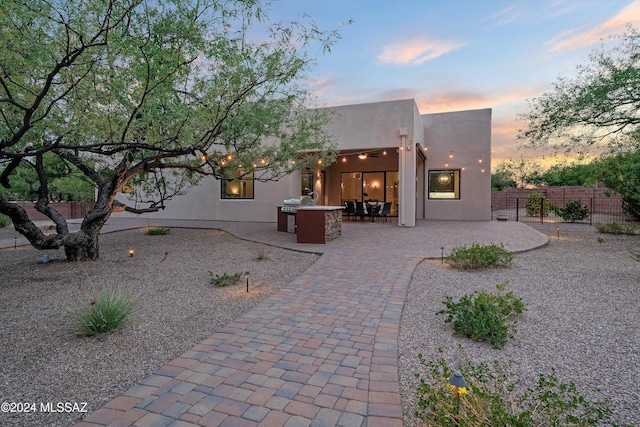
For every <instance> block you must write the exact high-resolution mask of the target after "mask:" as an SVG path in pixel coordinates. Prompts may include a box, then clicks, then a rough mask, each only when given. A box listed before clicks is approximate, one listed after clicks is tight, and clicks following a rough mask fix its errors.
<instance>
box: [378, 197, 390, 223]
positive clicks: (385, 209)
mask: <svg viewBox="0 0 640 427" xmlns="http://www.w3.org/2000/svg"><path fill="white" fill-rule="evenodd" d="M389 215H391V202H385V203H384V205H382V210H381V211H380V213H379V214H378V217H380V218H384V222H387V218H388V217H389Z"/></svg>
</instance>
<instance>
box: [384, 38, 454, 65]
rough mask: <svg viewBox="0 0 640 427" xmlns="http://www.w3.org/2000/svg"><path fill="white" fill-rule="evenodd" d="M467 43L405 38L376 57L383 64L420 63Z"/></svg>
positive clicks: (387, 47) (390, 45) (385, 48)
mask: <svg viewBox="0 0 640 427" xmlns="http://www.w3.org/2000/svg"><path fill="white" fill-rule="evenodd" d="M466 44H467V43H466V42H459V41H444V40H425V39H413V40H405V41H401V42H397V43H392V44H389V45H387V46H385V47H384V48H383V49H382V53H381V54H380V55H378V56H377V57H376V59H377V60H378V62H379V63H382V64H400V65H420V64H423V63H424V62H426V61H431V60H433V59H436V58H438V57H440V56H442V55H444V54H446V53H449V52H451V51H454V50H456V49H459V48H461V47H462V46H464V45H466Z"/></svg>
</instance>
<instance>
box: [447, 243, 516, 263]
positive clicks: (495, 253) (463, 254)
mask: <svg viewBox="0 0 640 427" xmlns="http://www.w3.org/2000/svg"><path fill="white" fill-rule="evenodd" d="M446 261H447V264H449V266H450V267H451V268H453V269H456V270H479V269H482V268H489V267H507V266H510V265H511V261H513V254H512V253H511V252H509V251H508V250H506V249H505V248H504V245H503V244H502V243H501V244H500V245H495V244H491V245H480V244H479V243H473V244H472V245H471V246H469V247H467V246H466V245H464V246H457V247H455V248H453V249H452V250H451V253H450V254H449V256H447V258H446Z"/></svg>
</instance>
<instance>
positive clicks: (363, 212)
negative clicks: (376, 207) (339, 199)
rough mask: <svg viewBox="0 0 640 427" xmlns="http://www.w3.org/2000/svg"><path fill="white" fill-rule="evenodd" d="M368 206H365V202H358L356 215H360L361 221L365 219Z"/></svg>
mask: <svg viewBox="0 0 640 427" xmlns="http://www.w3.org/2000/svg"><path fill="white" fill-rule="evenodd" d="M366 212H367V211H366V208H365V207H364V202H356V217H358V216H359V217H360V221H363V220H364V216H365V215H366V214H367V213H366Z"/></svg>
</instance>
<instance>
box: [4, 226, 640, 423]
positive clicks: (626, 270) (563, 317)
mask: <svg viewBox="0 0 640 427" xmlns="http://www.w3.org/2000/svg"><path fill="white" fill-rule="evenodd" d="M534 227H536V228H538V229H539V230H541V231H542V232H545V233H548V234H549V235H550V243H549V245H548V246H546V247H544V248H541V249H537V250H534V251H530V252H526V253H522V254H518V255H517V256H516V257H515V260H514V263H513V266H512V267H510V268H505V269H492V270H486V271H482V272H474V273H466V272H455V271H452V270H450V269H448V268H447V267H446V266H443V265H442V264H441V263H440V261H439V260H437V261H433V260H426V261H424V262H423V263H421V264H420V265H419V266H418V268H417V269H416V271H415V272H414V275H413V280H412V282H411V285H410V287H409V295H408V297H407V302H406V305H405V309H404V312H403V318H402V324H401V331H400V332H401V336H400V342H399V353H400V360H399V362H400V380H401V381H400V387H401V393H402V399H403V407H404V411H405V414H406V416H405V425H407V426H418V425H420V423H419V422H418V420H416V419H415V418H414V417H413V416H411V414H412V413H413V412H414V410H415V408H416V406H415V401H416V396H415V387H416V381H415V379H414V377H413V373H414V372H421V367H420V365H419V362H418V359H417V354H418V353H422V354H424V355H425V356H426V357H430V356H432V357H437V351H436V350H437V348H438V347H440V348H442V349H444V351H445V353H444V354H445V355H446V357H447V358H448V359H449V360H451V361H452V363H454V361H455V360H456V358H457V357H459V350H458V345H462V346H463V347H464V349H465V350H464V352H465V354H466V355H467V356H469V357H471V358H472V360H474V361H476V362H480V361H491V360H494V359H500V360H514V361H515V362H516V363H517V367H518V370H517V372H516V373H515V375H517V377H519V378H521V379H522V381H523V383H524V384H525V385H528V384H531V382H532V381H535V379H536V378H537V375H538V374H539V373H548V372H550V369H551V368H555V370H556V374H557V375H558V377H559V378H560V379H561V380H563V381H565V382H568V381H574V382H575V383H576V385H577V386H578V389H579V390H580V392H581V393H582V394H584V395H586V396H587V397H589V398H592V399H597V398H600V397H602V396H606V397H608V398H609V399H610V400H611V403H610V407H611V408H612V409H613V411H614V417H613V421H615V422H618V423H620V424H623V425H640V412H639V411H640V410H639V409H638V408H639V407H640V369H639V368H638V367H639V366H640V363H639V356H638V350H639V349H640V334H639V332H640V331H639V328H640V327H639V324H640V319H639V308H640V307H639V305H640V304H639V303H640V298H639V297H640V286H639V282H640V264H639V263H637V262H636V261H634V260H633V259H632V258H631V256H630V255H629V250H637V248H638V245H639V244H640V236H632V237H630V236H613V235H599V234H598V233H597V232H596V231H595V230H594V228H592V227H588V226H584V225H574V226H572V225H569V224H563V225H562V226H561V235H560V239H558V238H557V237H556V230H555V225H553V226H551V225H545V226H539V225H537V226H534ZM7 237H9V238H10V237H13V231H12V230H11V229H7V228H5V229H0V238H7ZM598 237H602V238H603V239H604V241H603V242H602V243H599V242H598ZM132 246H133V247H135V250H136V253H135V256H134V257H132V258H131V257H129V256H128V254H127V252H128V250H129V248H130V247H132ZM100 247H101V255H100V261H98V262H83V263H79V264H72V265H70V264H67V263H66V262H64V261H63V253H62V252H61V251H60V252H55V251H50V252H49V254H50V256H51V257H52V262H50V263H49V264H47V265H44V264H42V263H41V262H40V259H41V257H42V255H43V253H42V252H39V251H35V250H33V249H31V248H28V247H20V248H18V249H17V250H14V249H5V250H0V295H1V298H0V331H1V334H0V358H1V360H2V365H1V368H0V402H4V401H12V402H37V403H38V405H39V403H40V402H87V409H88V411H89V412H92V411H95V410H97V409H98V408H100V407H101V406H102V405H104V404H105V403H106V402H108V401H109V400H111V399H112V398H114V397H116V396H117V395H119V394H121V393H122V392H124V391H125V390H127V389H128V388H129V387H131V386H132V385H134V384H136V383H137V382H138V381H139V380H141V379H143V378H144V377H146V376H148V375H149V374H150V373H152V372H153V371H155V370H157V369H158V368H160V367H161V366H163V365H164V364H166V363H167V362H169V361H170V360H172V359H173V358H175V357H177V356H178V355H179V354H181V353H182V352H184V351H186V350H188V349H189V348H191V347H192V346H193V345H195V344H196V343H199V342H200V341H202V340H203V339H205V338H207V337H208V336H209V335H211V334H212V333H213V332H214V331H215V330H216V329H218V328H219V327H221V326H223V325H225V324H227V323H229V322H230V321H231V320H232V319H234V318H235V317H237V316H239V315H240V314H242V313H243V312H245V311H246V310H248V309H250V308H251V307H252V306H254V305H255V304H257V303H258V302H259V301H261V300H262V299H264V298H265V297H267V296H268V295H271V294H272V293H273V292H275V291H276V290H277V289H278V287H279V286H282V285H284V284H286V283H288V282H289V281H290V280H292V279H293V278H294V277H295V276H297V275H299V274H300V273H302V272H303V271H304V270H306V269H307V268H308V267H309V266H310V265H311V264H313V263H314V262H315V261H316V260H317V256H315V255H310V254H302V253H298V252H293V251H287V250H282V249H278V248H273V247H269V246H264V245H259V244H254V243H250V242H246V241H242V240H238V239H235V238H233V237H231V236H229V235H228V234H226V233H218V232H217V231H215V230H187V229H172V230H171V233H170V234H169V235H165V236H148V235H146V234H145V233H144V230H132V231H126V232H117V233H111V234H106V235H103V236H102V237H101V245H100ZM165 251H168V252H169V255H168V256H167V258H166V260H165V261H163V262H161V260H162V258H163V257H164V252H165ZM246 270H249V271H251V283H252V284H253V285H252V288H251V292H250V293H249V295H246V292H245V288H244V286H243V285H240V286H233V287H229V288H213V287H212V286H211V285H209V280H210V278H209V274H208V272H209V271H212V272H213V273H216V274H222V273H235V272H243V271H246ZM506 280H509V281H510V284H509V289H512V290H513V291H514V292H515V294H516V296H518V297H521V298H523V299H524V301H525V302H526V304H527V305H528V311H527V312H526V313H525V315H524V316H523V317H522V318H521V319H520V321H519V323H518V329H517V332H516V336H515V339H514V340H512V341H510V342H509V343H508V344H507V345H506V347H505V348H503V349H502V350H494V349H491V347H490V346H489V345H488V344H486V343H475V342H472V341H469V340H466V339H463V338H460V337H454V336H453V335H452V334H451V331H450V329H449V327H448V326H446V325H445V324H444V322H443V317H442V316H435V312H436V311H438V310H440V309H441V308H443V305H442V303H441V302H442V301H443V300H444V297H445V296H447V295H449V296H452V297H454V298H456V299H457V298H458V297H460V296H462V295H463V294H466V293H471V292H473V291H475V290H488V291H494V290H495V285H496V284H497V283H502V282H504V281H506ZM102 284H107V285H109V284H111V285H118V286H126V287H127V288H130V289H133V290H135V292H136V294H137V295H138V303H139V304H138V310H137V311H136V313H135V315H134V316H133V319H132V320H131V321H130V322H127V323H126V324H125V325H124V326H123V327H122V328H120V329H119V330H118V331H116V332H114V333H111V334H106V335H104V336H100V337H96V338H78V337H75V336H74V335H73V333H72V332H71V331H70V330H69V328H68V322H66V321H65V313H66V312H67V310H68V308H69V307H70V306H73V304H76V303H78V302H79V301H83V303H86V301H85V300H87V299H90V295H91V291H92V290H93V289H95V288H98V287H99V286H100V285H102ZM597 387H600V389H601V390H602V395H597V394H594V393H592V391H593V390H595V389H596V388H597ZM80 418H81V417H80V416H78V415H77V414H76V415H72V416H69V415H66V414H62V413H49V414H46V413H41V412H36V413H31V414H21V415H20V416H12V415H7V414H0V425H2V426H48V425H50V426H65V425H70V424H73V423H74V422H75V421H77V420H79V419H80Z"/></svg>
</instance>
